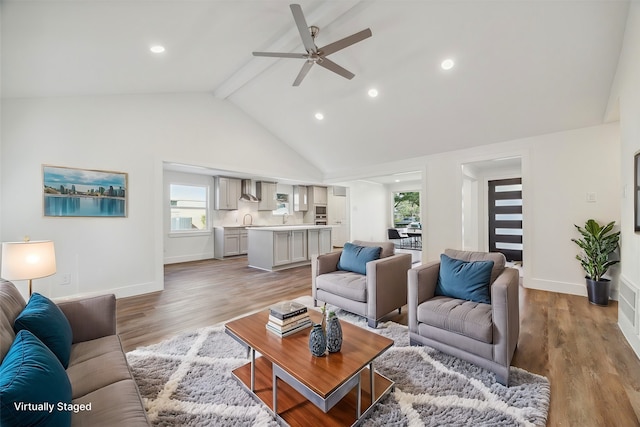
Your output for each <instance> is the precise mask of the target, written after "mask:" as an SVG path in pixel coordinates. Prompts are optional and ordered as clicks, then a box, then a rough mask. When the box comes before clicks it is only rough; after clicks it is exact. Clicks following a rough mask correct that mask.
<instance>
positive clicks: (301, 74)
mask: <svg viewBox="0 0 640 427" xmlns="http://www.w3.org/2000/svg"><path fill="white" fill-rule="evenodd" d="M312 66H313V61H307V62H305V63H304V65H303V66H302V68H301V69H300V72H299V73H298V77H296V79H295V81H294V82H293V85H294V86H300V83H302V79H304V78H305V76H306V75H307V73H308V72H309V70H310V69H311V67H312Z"/></svg>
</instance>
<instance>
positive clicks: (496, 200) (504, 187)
mask: <svg viewBox="0 0 640 427" xmlns="http://www.w3.org/2000/svg"><path fill="white" fill-rule="evenodd" d="M488 201H489V203H488V204H489V206H488V209H489V212H488V214H489V252H502V253H503V254H504V256H505V257H506V258H507V261H511V262H522V178H512V179H497V180H491V181H489V182H488Z"/></svg>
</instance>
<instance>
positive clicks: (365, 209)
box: [344, 181, 390, 242]
mask: <svg viewBox="0 0 640 427" xmlns="http://www.w3.org/2000/svg"><path fill="white" fill-rule="evenodd" d="M344 185H346V186H347V187H349V194H350V197H351V200H350V205H351V218H350V221H351V238H350V239H349V240H350V241H351V240H366V241H373V242H381V241H385V240H387V228H388V227H389V224H390V216H389V196H388V194H389V192H388V191H387V189H386V188H385V186H384V185H383V184H377V183H374V182H365V181H352V182H348V183H344Z"/></svg>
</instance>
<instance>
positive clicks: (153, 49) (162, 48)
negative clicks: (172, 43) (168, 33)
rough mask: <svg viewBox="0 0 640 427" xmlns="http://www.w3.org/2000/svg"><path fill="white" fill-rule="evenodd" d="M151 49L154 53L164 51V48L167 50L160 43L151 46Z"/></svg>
mask: <svg viewBox="0 0 640 427" xmlns="http://www.w3.org/2000/svg"><path fill="white" fill-rule="evenodd" d="M149 50H150V51H151V52H153V53H162V52H164V50H165V49H164V46H160V45H159V44H158V45H155V46H151V47H150V48H149Z"/></svg>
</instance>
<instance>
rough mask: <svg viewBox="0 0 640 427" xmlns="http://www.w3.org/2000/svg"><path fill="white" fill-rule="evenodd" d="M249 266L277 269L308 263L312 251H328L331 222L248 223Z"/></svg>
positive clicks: (329, 249) (315, 252) (315, 253)
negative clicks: (264, 224)
mask: <svg viewBox="0 0 640 427" xmlns="http://www.w3.org/2000/svg"><path fill="white" fill-rule="evenodd" d="M247 232H248V233H249V235H248V245H249V248H248V259H249V267H254V268H260V269H262V270H268V271H276V270H283V269H285V268H292V267H298V266H301V265H307V264H309V263H310V262H311V259H312V257H313V256H314V255H319V254H324V253H327V252H330V251H331V226H328V225H312V224H309V225H304V224H301V225H280V226H261V227H247Z"/></svg>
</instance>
